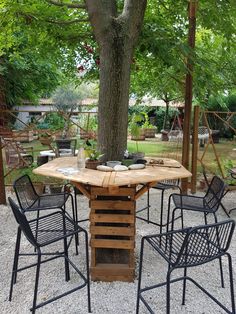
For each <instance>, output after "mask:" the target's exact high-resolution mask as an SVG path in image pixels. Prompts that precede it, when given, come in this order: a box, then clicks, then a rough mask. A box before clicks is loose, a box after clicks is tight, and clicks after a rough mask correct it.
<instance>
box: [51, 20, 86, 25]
mask: <svg viewBox="0 0 236 314" xmlns="http://www.w3.org/2000/svg"><path fill="white" fill-rule="evenodd" d="M88 21H89V20H88V19H75V20H71V21H57V20H50V19H48V20H45V22H48V23H52V24H58V25H71V24H74V23H85V22H88Z"/></svg>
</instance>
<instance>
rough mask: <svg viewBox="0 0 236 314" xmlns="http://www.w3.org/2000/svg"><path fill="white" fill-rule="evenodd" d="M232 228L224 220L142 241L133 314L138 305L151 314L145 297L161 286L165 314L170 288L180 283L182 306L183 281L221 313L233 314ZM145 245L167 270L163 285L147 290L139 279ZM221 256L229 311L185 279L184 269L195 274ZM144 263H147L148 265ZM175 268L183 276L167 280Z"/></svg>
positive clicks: (192, 280)
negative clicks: (196, 269) (226, 272)
mask: <svg viewBox="0 0 236 314" xmlns="http://www.w3.org/2000/svg"><path fill="white" fill-rule="evenodd" d="M234 228H235V222H234V221H233V220H228V221H224V222H219V223H214V224H209V225H203V226H197V227H193V228H191V227H190V228H185V229H180V230H175V231H170V232H167V233H163V234H155V235H148V236H145V237H143V238H142V241H141V253H140V263H139V278H138V292H137V305H136V314H138V313H139V307H140V301H142V303H143V304H144V306H145V307H146V309H147V310H148V311H149V313H152V314H154V313H155V312H154V310H153V309H152V307H151V304H150V303H151V302H152V298H149V297H148V291H151V290H153V289H156V288H159V287H163V286H166V313H167V314H169V313H170V309H171V305H170V295H171V284H172V283H174V282H177V281H182V282H183V291H182V305H184V304H185V298H186V288H187V281H191V282H192V283H194V284H195V285H196V286H197V287H198V288H199V289H200V290H201V291H202V292H204V293H205V294H206V295H207V296H208V297H209V298H211V300H213V301H214V302H215V303H216V304H218V305H219V306H220V307H221V308H222V309H223V310H224V311H225V312H227V313H231V314H235V300H234V284H233V270H232V259H231V256H230V254H229V253H228V252H227V251H228V248H229V246H230V242H231V239H232V235H233V232H234ZM161 240H162V241H161ZM146 244H147V245H150V246H151V247H152V249H153V250H154V252H155V253H157V254H158V258H159V257H160V258H163V259H164V260H165V261H166V262H167V264H168V270H167V274H166V281H165V282H161V283H158V284H154V285H151V286H147V285H146V286H145V287H144V288H143V287H142V275H143V270H144V269H143V261H144V258H145V256H144V246H145V245H146ZM223 256H226V257H227V258H228V267H229V286H230V298H231V309H228V308H226V307H225V305H223V304H222V303H221V302H220V301H219V300H218V299H217V298H216V297H215V296H213V295H212V294H211V293H210V292H209V291H208V290H206V289H205V288H204V287H203V286H202V285H200V284H199V283H198V282H197V281H195V280H194V279H193V278H191V277H190V276H188V275H187V269H188V267H199V271H201V270H202V268H203V265H204V264H206V263H208V262H211V261H213V260H215V259H220V258H222V257H223ZM148 262H149V263H150V261H148ZM179 268H183V270H184V275H183V276H181V277H178V278H174V279H171V275H172V273H173V271H174V270H176V269H179ZM145 293H146V295H145ZM206 312H207V310H206ZM156 313H157V312H156Z"/></svg>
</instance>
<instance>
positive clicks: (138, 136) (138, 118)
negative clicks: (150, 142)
mask: <svg viewBox="0 0 236 314" xmlns="http://www.w3.org/2000/svg"><path fill="white" fill-rule="evenodd" d="M143 120H144V117H143V115H142V114H134V115H133V116H132V118H131V121H130V125H129V127H130V133H131V139H134V140H135V141H136V153H132V157H133V159H134V161H136V160H137V159H142V158H143V157H144V155H145V154H144V153H143V152H139V148H138V141H139V140H145V133H144V129H142V127H141V123H142V121H143Z"/></svg>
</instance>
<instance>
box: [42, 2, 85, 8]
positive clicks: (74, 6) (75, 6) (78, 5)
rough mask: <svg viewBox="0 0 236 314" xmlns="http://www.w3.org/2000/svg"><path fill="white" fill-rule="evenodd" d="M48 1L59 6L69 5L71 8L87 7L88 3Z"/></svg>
mask: <svg viewBox="0 0 236 314" xmlns="http://www.w3.org/2000/svg"><path fill="white" fill-rule="evenodd" d="M47 2H48V3H50V4H52V5H56V6H58V7H67V8H69V9H86V5H85V4H81V3H64V2H62V1H60V2H59V1H57V0H47Z"/></svg>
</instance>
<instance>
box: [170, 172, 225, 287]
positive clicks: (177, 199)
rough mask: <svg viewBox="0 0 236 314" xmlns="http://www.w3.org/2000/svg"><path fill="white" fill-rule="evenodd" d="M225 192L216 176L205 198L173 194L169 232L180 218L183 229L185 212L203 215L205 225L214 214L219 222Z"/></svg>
mask: <svg viewBox="0 0 236 314" xmlns="http://www.w3.org/2000/svg"><path fill="white" fill-rule="evenodd" d="M224 190H225V184H224V181H223V180H222V179H221V178H219V177H217V176H214V177H213V178H212V181H211V183H210V184H209V187H208V190H207V192H206V194H205V195H204V196H203V197H201V196H193V195H182V194H171V195H170V197H169V203H168V213H167V231H168V230H169V226H170V225H171V230H174V222H175V221H176V219H177V218H179V217H181V223H182V228H183V225H184V223H183V220H184V219H183V218H184V215H183V213H184V211H185V210H188V211H195V212H200V213H203V215H204V221H205V224H207V217H208V214H212V215H213V217H214V220H215V222H217V216H216V211H217V210H218V208H219V206H220V204H221V199H222V197H223V195H224ZM171 201H173V203H174V209H173V211H172V216H171V218H170V210H171ZM177 210H180V216H178V217H176V212H177ZM219 263H220V274H221V285H222V287H224V277H223V270H222V262H221V258H220V259H219Z"/></svg>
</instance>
